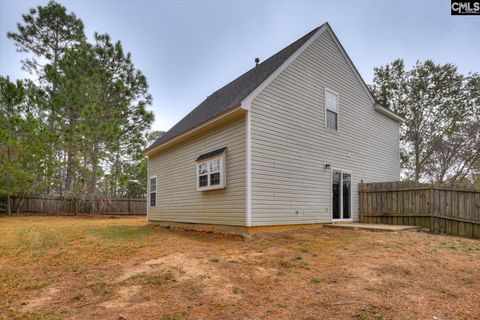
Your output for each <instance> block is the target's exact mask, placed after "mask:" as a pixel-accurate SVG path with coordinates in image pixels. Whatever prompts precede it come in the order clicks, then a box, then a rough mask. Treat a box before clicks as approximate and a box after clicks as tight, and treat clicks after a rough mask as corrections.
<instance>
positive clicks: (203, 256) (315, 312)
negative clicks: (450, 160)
mask: <svg viewBox="0 0 480 320" xmlns="http://www.w3.org/2000/svg"><path fill="white" fill-rule="evenodd" d="M434 317H436V319H478V318H480V241H478V240H470V239H462V238H455V237H448V236H438V235H429V234H425V233H417V232H405V233H379V232H367V231H360V230H339V229H329V228H311V229H297V230H288V231H281V232H278V231H277V232H271V233H267V234H262V235H259V236H257V237H255V238H254V239H253V240H250V241H246V242H245V241H242V240H240V239H236V238H231V237H223V236H219V235H214V234H205V233H198V232H179V231H177V232H171V231H167V230H163V229H160V228H156V227H154V226H152V225H149V224H148V223H147V222H146V221H145V219H144V218H122V219H92V218H74V217H3V218H0V318H4V319H16V318H19V319H165V320H166V319H435V318H434Z"/></svg>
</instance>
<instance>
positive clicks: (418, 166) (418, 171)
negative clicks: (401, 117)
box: [415, 143, 421, 182]
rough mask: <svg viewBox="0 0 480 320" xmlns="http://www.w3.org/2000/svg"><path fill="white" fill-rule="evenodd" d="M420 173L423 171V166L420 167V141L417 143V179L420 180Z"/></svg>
mask: <svg viewBox="0 0 480 320" xmlns="http://www.w3.org/2000/svg"><path fill="white" fill-rule="evenodd" d="M420 173H421V168H420V148H419V146H418V143H416V144H415V181H416V182H418V181H420Z"/></svg>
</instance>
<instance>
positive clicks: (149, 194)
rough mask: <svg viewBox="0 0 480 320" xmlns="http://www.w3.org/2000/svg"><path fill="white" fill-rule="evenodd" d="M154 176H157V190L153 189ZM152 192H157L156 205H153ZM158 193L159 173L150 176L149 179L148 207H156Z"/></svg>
mask: <svg viewBox="0 0 480 320" xmlns="http://www.w3.org/2000/svg"><path fill="white" fill-rule="evenodd" d="M154 178H155V191H152V179H154ZM152 193H155V205H154V206H152V202H151V196H152ZM157 194H158V179H157V175H154V176H150V178H149V179H148V207H149V208H155V207H156V206H157Z"/></svg>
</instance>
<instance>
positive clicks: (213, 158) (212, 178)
mask: <svg viewBox="0 0 480 320" xmlns="http://www.w3.org/2000/svg"><path fill="white" fill-rule="evenodd" d="M226 151H227V148H226V147H224V148H220V149H217V150H214V151H211V152H207V153H204V154H202V155H200V156H199V157H198V158H197V160H196V163H197V190H199V191H204V190H214V189H223V188H225V182H226V177H225V174H226Z"/></svg>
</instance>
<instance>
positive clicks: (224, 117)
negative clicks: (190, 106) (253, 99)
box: [144, 105, 246, 156]
mask: <svg viewBox="0 0 480 320" xmlns="http://www.w3.org/2000/svg"><path fill="white" fill-rule="evenodd" d="M245 112H246V110H245V109H244V108H242V106H241V105H236V106H235V107H233V108H230V109H228V110H227V111H225V112H223V113H220V114H219V115H217V116H215V117H213V118H211V119H209V120H207V121H205V122H203V123H201V124H199V125H197V126H195V127H193V128H191V129H190V130H188V131H186V132H184V133H182V134H180V135H178V136H175V137H173V138H171V139H169V140H167V141H165V142H163V143H161V144H159V145H157V146H155V147H153V148H148V149H146V150H145V151H144V154H145V155H146V156H151V155H152V154H154V153H157V152H159V151H161V150H164V149H167V148H169V147H172V146H174V145H177V144H179V143H181V142H184V141H185V140H186V139H188V138H191V137H192V136H195V135H197V134H200V133H202V132H205V131H207V130H209V129H211V128H213V127H216V126H218V125H221V124H223V123H225V122H227V121H229V120H232V119H234V118H236V117H238V116H240V115H242V114H245Z"/></svg>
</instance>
